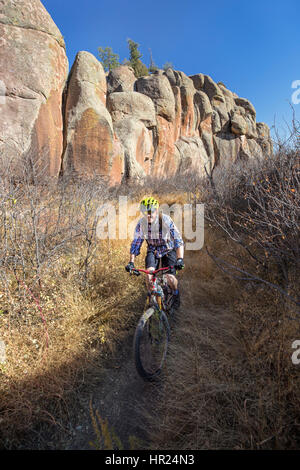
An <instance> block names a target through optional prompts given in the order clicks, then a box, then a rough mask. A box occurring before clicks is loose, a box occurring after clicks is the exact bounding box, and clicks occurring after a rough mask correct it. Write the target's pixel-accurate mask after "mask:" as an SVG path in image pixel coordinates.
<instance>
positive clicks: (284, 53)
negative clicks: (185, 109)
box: [42, 0, 300, 135]
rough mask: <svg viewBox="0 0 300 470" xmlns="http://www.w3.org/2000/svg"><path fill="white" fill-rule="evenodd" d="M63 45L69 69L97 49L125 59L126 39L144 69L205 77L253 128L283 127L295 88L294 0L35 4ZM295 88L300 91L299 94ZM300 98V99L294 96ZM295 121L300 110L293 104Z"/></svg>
mask: <svg viewBox="0 0 300 470" xmlns="http://www.w3.org/2000/svg"><path fill="white" fill-rule="evenodd" d="M42 3H43V4H44V6H45V8H46V9H47V10H48V12H49V13H50V14H51V16H52V18H53V20H54V22H55V23H56V24H57V26H58V27H59V29H60V31H61V33H62V35H63V36H64V38H65V42H66V48H67V55H68V59H69V64H70V67H71V65H72V63H73V61H74V58H75V56H76V53H77V52H78V51H80V50H86V51H89V52H91V53H93V54H94V55H95V56H96V57H98V52H97V49H98V47H99V46H101V47H106V46H110V47H112V49H113V51H114V52H115V53H117V54H119V56H120V59H121V61H122V60H123V59H124V58H125V57H126V58H128V56H129V54H128V47H127V42H126V40H127V38H130V39H133V40H134V41H135V42H138V43H139V44H140V51H141V52H142V54H143V57H142V61H143V62H144V63H145V64H146V65H149V61H150V55H149V48H151V50H152V56H153V59H154V61H155V63H156V64H157V65H158V66H160V67H162V66H163V64H164V63H165V62H167V61H168V62H172V63H173V65H174V68H175V69H176V70H182V71H183V72H185V73H186V74H187V75H192V74H195V73H200V72H201V73H205V74H208V75H210V76H211V77H212V78H213V79H214V80H215V81H216V82H218V81H222V82H223V83H224V84H225V85H226V86H227V87H228V88H229V89H230V90H232V91H234V92H236V93H237V94H238V95H239V96H241V97H244V98H247V99H249V100H250V101H251V102H252V104H253V105H254V107H255V109H256V112H257V121H263V122H266V123H267V124H268V125H269V126H270V127H271V126H272V125H273V124H274V119H275V122H276V123H277V126H278V127H279V131H280V134H281V135H284V127H285V124H284V120H286V121H287V122H290V120H291V116H292V113H291V109H290V105H289V102H291V99H292V93H293V92H295V90H293V89H292V82H294V81H295V80H299V81H300V1H299V0H285V1H282V0H280V1H279V0H273V1H271V0H260V1H259V0H252V1H251V2H250V1H249V0H226V1H221V0H213V1H208V0H205V1H202V0H185V1H184V2H183V1H182V0H180V1H179V0H160V1H158V0H152V1H149V0H148V1H147V2H146V1H142V0H140V1H137V0H131V1H130V2H125V1H121V0H114V1H111V2H108V1H101V0H100V1H99V0H85V2H82V1H77V0H63V1H61V0H42ZM299 88H300V87H299ZM297 96H298V97H299V98H300V92H299V94H298V95H297ZM294 109H295V112H296V117H297V118H299V119H300V103H299V104H297V105H296V104H295V105H294Z"/></svg>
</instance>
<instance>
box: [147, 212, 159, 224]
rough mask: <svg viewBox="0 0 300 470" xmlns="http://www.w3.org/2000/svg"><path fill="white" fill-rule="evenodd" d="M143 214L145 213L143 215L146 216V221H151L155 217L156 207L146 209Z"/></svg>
mask: <svg viewBox="0 0 300 470" xmlns="http://www.w3.org/2000/svg"><path fill="white" fill-rule="evenodd" d="M144 215H145V217H147V220H148V223H152V222H154V220H155V219H156V216H157V209H153V210H152V211H148V212H146V213H145V214H144Z"/></svg>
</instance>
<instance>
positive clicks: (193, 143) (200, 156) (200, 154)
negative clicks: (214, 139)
mask: <svg viewBox="0 0 300 470" xmlns="http://www.w3.org/2000/svg"><path fill="white" fill-rule="evenodd" d="M175 146H176V148H177V149H178V151H179V154H180V164H179V167H178V175H184V174H186V173H193V174H194V175H197V176H200V177H201V176H204V175H205V174H206V172H205V168H206V169H207V171H208V172H211V162H210V160H209V157H208V155H207V152H206V149H205V146H204V144H203V141H202V139H201V138H200V137H182V138H181V139H179V140H177V142H176V143H175Z"/></svg>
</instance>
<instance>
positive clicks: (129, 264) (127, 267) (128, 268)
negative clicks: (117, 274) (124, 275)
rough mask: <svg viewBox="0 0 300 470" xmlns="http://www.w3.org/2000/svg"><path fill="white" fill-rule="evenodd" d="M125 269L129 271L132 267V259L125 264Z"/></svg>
mask: <svg viewBox="0 0 300 470" xmlns="http://www.w3.org/2000/svg"><path fill="white" fill-rule="evenodd" d="M125 269H126V271H128V272H129V273H130V272H131V271H132V270H133V269H134V263H133V262H132V261H130V262H129V263H128V264H127V266H125Z"/></svg>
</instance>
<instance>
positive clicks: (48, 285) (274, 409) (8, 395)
mask: <svg viewBox="0 0 300 470" xmlns="http://www.w3.org/2000/svg"><path fill="white" fill-rule="evenodd" d="M160 184H162V185H163V187H161V186H159V184H158V182H156V183H155V185H154V183H153V182H152V181H149V182H148V183H147V184H145V186H144V187H141V186H140V187H139V186H135V187H134V188H128V187H127V188H126V187H121V188H119V190H118V191H117V192H116V193H115V194H114V193H112V194H111V196H110V198H111V200H112V201H114V202H116V196H117V195H119V194H123V195H130V197H131V200H132V201H138V200H140V199H141V197H143V196H144V195H146V194H152V195H154V196H157V197H158V198H159V200H160V202H161V203H168V204H170V205H172V204H173V203H175V202H176V203H186V202H191V201H193V200H195V199H197V198H199V187H198V186H197V185H196V184H195V185H194V187H193V191H194V193H193V192H192V191H191V188H189V189H190V191H183V190H182V188H179V190H178V189H176V187H173V186H172V184H171V185H170V186H168V185H167V184H166V182H161V183H160ZM196 193H197V194H196ZM47 194H48V195H47ZM67 194H68V199H67V205H66V206H67V207H68V210H67V212H66V214H65V218H64V212H61V215H60V224H61V225H60V229H59V230H56V232H55V231H53V230H54V228H55V224H54V227H53V225H51V224H53V220H52V221H51V218H50V219H49V218H47V217H44V218H41V220H40V221H39V223H38V225H37V227H38V228H39V229H40V230H41V232H42V233H45V227H48V229H49V230H48V232H47V231H46V232H47V233H49V234H50V235H51V237H52V238H51V237H50V238H49V240H50V241H51V243H50V242H49V246H48V245H47V243H44V242H43V243H44V244H43V245H42V246H43V249H44V254H45V257H44V258H43V259H45V260H46V261H45V262H42V261H41V265H40V269H39V270H37V269H36V267H37V266H36V264H35V261H33V260H34V259H35V258H34V256H35V253H36V250H35V249H34V248H35V244H34V243H35V242H36V240H39V238H33V239H31V241H32V240H33V242H32V245H30V243H29V240H30V237H29V233H30V230H29V228H30V226H29V225H28V226H27V230H26V231H25V232H22V231H15V232H13V233H14V234H16V233H17V234H19V235H20V236H21V234H22V233H23V239H22V242H24V243H23V245H22V246H24V247H25V248H26V250H24V249H23V251H21V253H22V256H23V258H22V256H20V258H19V260H23V261H24V263H23V265H22V263H21V264H20V265H17V268H16V269H15V270H14V269H11V267H12V265H11V264H9V263H10V262H11V261H10V260H11V253H12V252H13V250H11V251H10V250H9V249H8V252H7V253H8V255H7V260H8V261H7V263H8V264H7V266H4V267H3V272H5V277H4V276H2V280H3V283H2V286H1V292H0V296H1V297H0V298H1V306H0V308H1V313H0V336H1V339H3V340H4V341H5V344H6V353H7V360H6V362H5V363H4V364H2V365H1V366H0V367H1V369H0V376H1V382H0V394H1V405H0V421H1V433H0V439H1V440H0V442H1V445H2V447H5V448H12V449H13V448H28V446H30V445H31V446H34V448H43V445H44V442H42V441H40V431H41V430H44V431H45V430H46V432H48V434H49V436H51V433H59V432H60V431H61V432H62V433H64V434H67V433H68V422H69V419H70V414H71V413H72V408H74V403H76V397H77V394H78V395H79V394H80V390H81V389H80V387H81V385H83V384H86V383H89V381H91V382H92V380H93V377H94V376H95V375H96V374H97V371H99V368H101V367H102V365H103V364H104V362H106V361H107V360H109V359H110V358H111V357H112V353H113V352H114V351H115V349H116V347H117V346H118V345H120V344H121V343H122V341H123V340H124V339H125V338H126V336H127V334H128V331H129V330H131V329H132V328H134V326H135V323H136V307H137V306H139V308H140V301H141V295H142V294H143V292H144V288H143V282H144V280H143V279H141V278H137V280H136V282H134V283H128V277H127V273H126V272H125V270H124V266H125V264H127V262H128V249H129V243H130V240H111V241H100V240H98V239H97V238H96V237H94V238H92V237H89V232H88V233H87V231H86V230H85V229H86V227H91V224H92V223H93V217H92V216H91V217H90V215H89V214H92V215H93V211H94V210H95V208H96V207H97V204H98V203H99V198H98V199H97V198H95V200H93V192H91V195H92V196H91V197H90V196H89V197H90V199H89V200H88V201H90V202H93V204H94V205H91V210H90V212H86V214H88V216H87V218H86V219H85V220H83V219H84V218H81V219H80V218H78V221H77V222H76V223H77V225H76V226H75V225H74V217H75V218H76V217H78V213H80V208H82V205H81V202H80V194H81V193H80V191H79V192H78V193H76V191H75V194H77V198H75V197H74V191H70V193H67ZM46 195H47V198H46V199H45V200H44V201H41V200H39V201H38V202H39V205H42V204H41V203H42V202H44V205H45V206H47V204H49V201H52V202H51V204H52V207H53V208H54V209H55V207H56V212H55V211H54V213H55V214H59V213H60V212H59V209H58V207H59V206H55V201H56V199H55V197H53V199H51V198H49V193H47V191H46ZM72 195H73V196H72ZM65 197H67V196H65ZM105 197H106V200H108V199H107V196H105ZM46 201H47V203H46ZM53 201H54V202H53ZM0 202H1V201H0ZM58 202H59V200H58ZM20 204H21V203H20ZM24 205H25V202H24ZM72 207H73V208H72ZM85 207H90V206H88V205H86V206H85ZM24 208H25V207H24ZM14 210H15V209H14ZM79 219H80V220H79ZM48 220H49V224H50V225H47V224H48ZM70 220H71V221H72V230H74V231H75V232H76V237H75V238H74V239H73V240H72V241H71V242H70V243H69V244H68V243H65V245H63V247H62V249H60V250H59V251H58V252H57V251H55V262H48V258H47V253H48V252H50V251H51V249H52V248H53V246H56V245H55V243H57V241H59V239H60V238H59V237H61V239H64V237H65V235H66V231H67V230H68V228H69V227H70ZM76 220H77V219H76ZM20 223H21V222H20ZM22 223H23V222H22ZM39 224H41V225H39ZM28 227H29V228H28ZM78 227H79V228H78ZM24 233H25V234H26V237H27V238H26V237H25V235H24ZM39 233H40V232H39ZM53 234H55V236H56V237H58V238H57V240H54V235H53ZM87 235H88V236H87ZM24 237H25V238H24ZM41 239H42V240H45V238H41ZM46 240H47V238H46ZM205 243H206V246H207V247H208V248H209V249H210V251H211V249H212V248H213V250H214V253H215V254H216V255H222V256H223V257H225V258H226V259H227V260H229V261H230V260H232V259H233V258H232V256H233V254H234V259H235V260H236V259H239V260H240V262H241V263H242V265H243V263H244V264H245V265H246V266H247V267H248V268H253V269H255V266H254V265H252V264H251V263H253V261H251V260H250V259H248V258H246V256H245V253H243V252H242V251H241V250H242V249H237V248H236V246H234V245H233V244H232V242H230V241H228V240H227V239H226V238H225V237H224V235H222V234H221V233H220V231H218V230H217V229H216V228H215V227H212V226H210V227H209V226H207V228H206V232H205ZM90 246H91V248H89V247H90ZM47 250H48V251H47ZM88 250H90V251H88ZM87 253H88V256H87ZM143 254H144V252H143V253H142V254H141V256H140V258H139V260H138V262H137V264H138V265H141V264H143ZM50 258H51V257H50ZM185 258H186V269H185V271H184V273H183V274H182V275H181V278H182V281H181V282H182V288H183V293H184V296H183V307H182V309H181V314H180V315H179V316H178V319H177V322H176V324H175V325H174V327H173V330H172V331H173V332H172V341H171V347H170V355H169V360H168V364H167V369H166V370H165V374H164V377H165V380H164V382H163V390H162V392H161V399H160V400H159V403H160V406H159V407H158V408H157V411H156V415H155V416H152V417H151V416H150V417H149V416H148V417H147V418H148V420H149V421H150V422H152V442H151V443H150V444H149V446H150V447H151V448H156V449H157V448H159V449H172V448H173V449H174V448H177V449H198V448H206V449H219V448H234V449H249V448H250V449H264V448H296V447H297V446H299V431H298V430H299V423H298V421H297V419H298V418H297V416H299V409H300V401H299V398H298V396H297V390H298V389H299V378H298V376H299V373H298V369H297V366H295V365H293V364H292V362H291V355H292V352H293V351H292V349H291V344H292V342H293V341H294V340H295V339H300V331H299V322H295V321H292V320H290V319H288V316H293V313H291V307H290V305H288V304H287V303H286V302H285V303H284V302H283V301H282V299H281V298H280V297H279V294H277V293H274V292H273V291H272V292H270V291H268V290H266V289H263V288H262V287H259V286H258V285H255V284H254V285H252V284H249V283H248V284H241V283H238V282H237V281H234V280H233V279H231V278H230V277H228V276H226V275H224V273H222V272H221V271H220V270H219V269H218V268H217V267H216V265H215V264H214V263H213V261H212V259H211V258H210V257H209V256H208V255H207V254H206V252H205V250H204V249H203V250H201V251H199V252H186V257H185ZM41 260H42V259H41ZM52 261H53V260H52ZM33 268H34V269H33ZM14 273H15V274H16V275H17V277H18V279H20V280H22V281H23V280H24V282H25V285H23V284H22V283H18V282H17V280H16V278H15V277H14ZM37 274H39V282H37V281H36V279H37ZM26 286H27V287H28V288H30V290H31V293H32V294H33V295H34V297H35V299H38V302H39V305H40V308H39V307H38V305H37V303H36V301H35V300H34V298H33V297H32V295H31V293H30V292H29V291H28V290H27V288H26ZM297 287H299V286H297ZM106 363H107V362H106ZM298 367H299V366H298ZM153 418H154V419H153ZM100 424H101V423H100ZM104 424H105V423H104ZM104 427H105V426H104ZM103 429H104V428H103ZM28 433H31V435H33V436H34V439H33V438H32V440H31V441H30V443H29V442H28V440H27V439H28V435H29V434H28ZM116 434H118V430H117V429H116ZM49 439H51V437H49ZM33 441H34V443H33Z"/></svg>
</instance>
